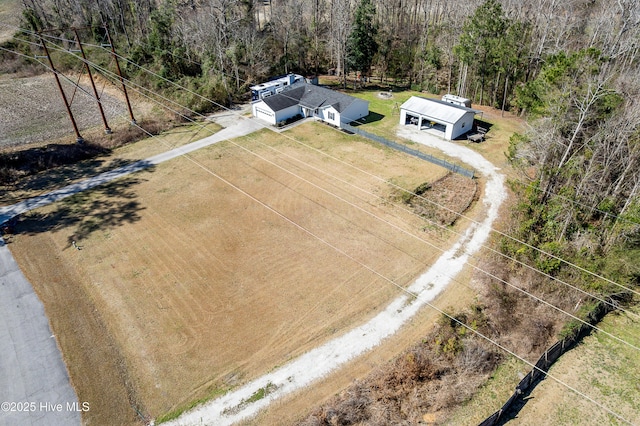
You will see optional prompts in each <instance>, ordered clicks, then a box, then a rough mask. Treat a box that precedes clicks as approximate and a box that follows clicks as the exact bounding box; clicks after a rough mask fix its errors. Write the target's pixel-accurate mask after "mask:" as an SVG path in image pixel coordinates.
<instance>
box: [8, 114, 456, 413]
mask: <svg viewBox="0 0 640 426" xmlns="http://www.w3.org/2000/svg"><path fill="white" fill-rule="evenodd" d="M445 174H446V170H444V169H442V168H439V167H437V166H434V165H432V164H429V163H426V162H424V161H421V160H418V159H414V158H412V157H409V156H406V155H403V154H400V153H397V152H394V151H392V150H389V149H387V148H382V147H380V146H377V145H375V144H373V143H370V142H368V141H366V140H363V139H360V138H358V137H356V136H348V135H345V134H343V133H340V132H338V131H336V130H334V129H331V128H329V127H327V126H325V125H322V124H319V123H305V124H303V125H301V126H299V127H296V128H294V129H291V130H289V131H288V132H286V133H285V134H282V135H280V134H276V133H274V132H272V131H269V130H264V131H261V132H258V133H255V134H253V135H250V136H248V137H245V138H242V139H239V140H235V141H232V142H230V141H226V142H222V143H220V144H218V145H214V146H211V147H209V148H206V149H203V150H200V151H198V152H195V153H193V154H191V155H190V157H189V158H184V157H181V158H178V159H175V160H171V161H169V162H167V163H164V164H161V165H159V166H157V167H156V168H155V169H153V170H152V171H149V172H142V173H139V174H137V175H135V176H134V177H133V178H131V179H128V180H123V181H117V182H114V183H112V184H110V185H108V186H105V187H103V188H98V189H96V190H93V191H91V192H88V193H84V194H82V195H79V196H74V197H71V198H70V199H67V200H65V201H63V202H60V203H57V204H56V205H53V206H50V207H47V208H45V209H40V210H38V211H35V212H32V213H30V214H27V215H25V216H24V217H23V218H22V219H21V220H20V222H19V223H18V225H17V226H16V235H15V236H14V237H13V238H12V241H11V250H12V252H13V254H14V256H15V257H16V259H17V260H18V262H19V264H20V265H21V267H22V269H23V271H25V273H26V275H27V277H28V278H29V280H30V281H31V283H32V284H33V286H34V288H35V289H36V292H37V293H38V294H39V296H40V298H41V299H42V300H43V302H44V304H45V306H46V310H47V314H48V316H49V318H50V320H51V324H52V328H53V331H54V334H55V335H56V338H57V339H58V342H59V343H60V346H61V348H62V351H63V354H64V357H65V360H66V362H67V366H68V368H69V372H70V376H71V380H72V382H73V384H74V386H75V387H76V390H77V392H78V396H79V399H80V401H88V402H89V403H90V404H91V410H90V411H89V412H87V413H85V420H86V421H87V423H90V424H107V423H109V424H127V423H134V422H136V421H140V420H142V418H147V419H148V418H156V417H158V416H161V415H163V414H166V413H168V412H171V411H174V410H179V409H184V408H185V407H187V406H189V404H191V403H193V402H194V401H197V400H199V399H203V398H208V397H211V396H215V395H218V394H220V393H222V392H224V391H225V390H227V389H230V388H233V387H236V386H238V385H240V384H242V383H243V382H245V381H248V380H250V379H252V378H255V377H257V376H259V375H261V374H263V373H266V372H268V371H270V370H272V369H273V368H275V367H277V366H280V365H283V364H285V363H286V362H287V361H289V360H291V359H292V358H294V357H296V356H298V355H300V354H302V353H304V352H305V351H307V350H309V349H311V348H313V347H316V346H318V345H320V344H321V343H323V342H325V341H327V340H328V339H331V338H332V337H334V336H336V335H339V334H340V333H343V332H345V331H346V330H348V329H350V328H352V327H353V326H354V325H356V324H360V323H362V322H364V321H365V320H366V319H368V318H370V317H371V316H373V315H374V314H375V313H376V312H378V311H379V310H381V309H382V308H384V307H385V305H386V304H387V303H388V302H389V301H390V300H392V299H393V298H394V297H396V296H397V295H398V294H399V293H400V292H401V290H400V288H399V287H403V286H406V285H408V284H410V283H411V282H412V281H413V279H414V278H415V277H416V276H418V275H419V274H420V273H421V272H422V271H424V270H425V269H426V268H427V267H428V266H429V265H430V264H431V263H432V262H433V261H434V260H435V259H436V258H437V256H439V255H440V251H438V250H436V249H434V248H433V247H431V246H429V245H428V244H427V243H425V242H424V241H421V239H422V240H429V241H431V242H433V243H434V244H436V245H438V246H439V247H443V248H446V247H447V246H448V244H449V243H450V241H445V240H443V239H442V238H443V237H442V236H441V235H439V234H437V233H435V231H428V230H427V229H428V228H429V227H427V226H426V223H425V222H424V221H423V220H421V219H420V218H418V217H416V216H415V215H413V214H411V213H410V212H408V211H407V210H406V207H405V206H403V205H402V204H401V202H400V198H401V197H400V196H399V191H398V190H397V188H395V187H394V186H392V185H390V184H389V183H388V182H385V181H391V182H393V183H394V184H398V185H401V186H403V187H405V188H407V189H411V190H413V189H414V188H415V187H416V186H418V185H419V184H421V183H424V182H433V181H435V180H437V179H439V178H441V177H442V176H444V175H445ZM412 235H413V236H416V237H417V238H413V237H412ZM73 241H75V243H76V245H77V246H78V247H79V248H81V249H80V250H78V249H76V248H74V246H73V245H72V242H73ZM105 422H106V423H105Z"/></svg>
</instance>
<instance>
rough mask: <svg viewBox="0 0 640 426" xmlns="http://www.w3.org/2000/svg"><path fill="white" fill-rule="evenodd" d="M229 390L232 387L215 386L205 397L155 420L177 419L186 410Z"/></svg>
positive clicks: (162, 421) (161, 421) (159, 421)
mask: <svg viewBox="0 0 640 426" xmlns="http://www.w3.org/2000/svg"><path fill="white" fill-rule="evenodd" d="M229 390H230V388H215V389H213V390H212V391H211V392H209V394H207V396H205V397H203V398H200V399H196V400H194V401H191V402H190V403H188V404H186V405H183V406H181V407H178V408H176V409H175V410H173V411H169V412H168V413H166V414H163V415H161V416H159V417H158V418H156V420H155V422H156V424H158V423H165V422H168V421H171V420H174V419H177V418H178V417H180V416H181V415H182V413H184V412H185V411H189V410H191V409H193V408H195V407H197V406H198V405H200V404H204V403H205V402H207V401H210V400H212V399H215V398H217V397H219V396H222V395H224V394H226V393H227V392H228V391H229Z"/></svg>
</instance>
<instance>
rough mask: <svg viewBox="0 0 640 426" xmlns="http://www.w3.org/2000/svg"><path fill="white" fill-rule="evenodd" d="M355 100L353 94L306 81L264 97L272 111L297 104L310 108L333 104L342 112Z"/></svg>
mask: <svg viewBox="0 0 640 426" xmlns="http://www.w3.org/2000/svg"><path fill="white" fill-rule="evenodd" d="M355 100H356V98H354V97H353V96H349V95H346V94H344V93H340V92H336V91H335V90H331V89H326V88H324V87H320V86H315V85H313V84H308V83H296V84H292V85H291V86H289V87H288V88H286V89H285V90H283V91H282V92H281V93H278V94H277V95H273V96H268V97H266V98H264V102H265V103H266V104H267V105H268V106H269V108H271V109H272V110H273V111H280V110H283V109H285V108H288V107H290V106H292V105H296V104H299V105H300V106H303V107H306V108H311V109H316V108H320V107H326V106H333V107H334V108H335V109H336V111H338V112H342V111H344V110H345V109H346V108H347V107H348V106H349V105H351V104H352V103H353V102H354V101H355Z"/></svg>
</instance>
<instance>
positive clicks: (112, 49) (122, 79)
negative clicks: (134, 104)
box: [104, 23, 136, 125]
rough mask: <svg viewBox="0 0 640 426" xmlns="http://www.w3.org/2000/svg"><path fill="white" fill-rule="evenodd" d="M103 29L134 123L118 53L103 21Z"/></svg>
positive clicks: (132, 121)
mask: <svg viewBox="0 0 640 426" xmlns="http://www.w3.org/2000/svg"><path fill="white" fill-rule="evenodd" d="M104 30H105V32H106V33H107V40H109V46H111V56H113V59H115V60H116V69H117V70H118V76H119V77H120V83H122V91H123V92H124V98H125V99H126V101H127V108H128V109H129V117H131V124H134V125H135V124H136V119H135V118H134V117H133V110H132V109H131V103H130V102H129V95H128V94H127V86H126V85H125V84H124V78H122V71H121V70H120V62H118V55H117V54H116V49H115V48H114V47H113V42H112V41H111V34H109V26H108V25H107V24H106V23H105V24H104Z"/></svg>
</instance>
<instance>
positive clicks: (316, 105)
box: [252, 83, 369, 128]
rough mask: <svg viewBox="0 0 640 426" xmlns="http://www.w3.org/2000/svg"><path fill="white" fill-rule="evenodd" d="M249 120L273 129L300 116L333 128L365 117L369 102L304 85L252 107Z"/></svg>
mask: <svg viewBox="0 0 640 426" xmlns="http://www.w3.org/2000/svg"><path fill="white" fill-rule="evenodd" d="M252 112H253V116H254V117H256V118H259V119H261V120H263V121H266V122H267V123H269V124H272V125H276V124H277V123H279V122H282V121H285V120H287V119H288V118H292V117H295V116H296V115H298V114H299V115H301V116H303V117H317V118H318V119H320V120H322V121H325V122H327V123H330V124H333V125H334V126H336V127H340V128H341V127H342V123H350V122H352V121H355V120H357V119H359V118H362V117H366V116H367V115H369V102H368V101H365V100H362V99H359V98H355V97H353V96H349V95H346V94H344V93H340V92H336V91H334V90H331V89H326V88H324V87H319V86H315V85H312V84H307V83H296V84H293V85H291V86H289V87H286V88H285V89H284V90H282V91H281V92H280V93H277V94H275V95H272V96H268V97H266V98H264V99H262V100H259V101H257V102H255V103H254V104H253V105H252Z"/></svg>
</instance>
